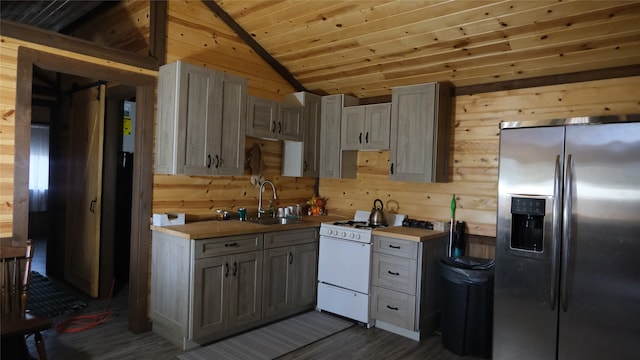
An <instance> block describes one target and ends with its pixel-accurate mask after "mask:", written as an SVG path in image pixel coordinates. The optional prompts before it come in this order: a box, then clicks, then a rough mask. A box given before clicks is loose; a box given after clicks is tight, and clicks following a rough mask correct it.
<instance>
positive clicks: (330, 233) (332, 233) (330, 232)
mask: <svg viewBox="0 0 640 360" xmlns="http://www.w3.org/2000/svg"><path fill="white" fill-rule="evenodd" d="M334 232H335V233H336V234H337V233H338V232H337V231H333V230H331V229H329V235H335V234H334Z"/></svg>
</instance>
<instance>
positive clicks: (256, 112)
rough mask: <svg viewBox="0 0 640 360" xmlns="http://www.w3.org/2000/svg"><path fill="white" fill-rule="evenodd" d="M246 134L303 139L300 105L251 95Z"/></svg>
mask: <svg viewBox="0 0 640 360" xmlns="http://www.w3.org/2000/svg"><path fill="white" fill-rule="evenodd" d="M246 134H247V135H249V136H253V137H257V138H263V139H273V140H293V141H302V110H301V108H300V107H299V106H294V105H290V104H281V103H279V102H277V101H273V100H268V99H262V98H259V97H255V96H249V97H248V116H247V133H246Z"/></svg>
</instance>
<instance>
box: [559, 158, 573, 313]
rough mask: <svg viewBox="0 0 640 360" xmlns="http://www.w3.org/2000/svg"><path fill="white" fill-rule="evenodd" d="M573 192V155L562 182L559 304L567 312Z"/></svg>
mask: <svg viewBox="0 0 640 360" xmlns="http://www.w3.org/2000/svg"><path fill="white" fill-rule="evenodd" d="M572 194H573V157H572V155H571V154H569V155H568V156H567V166H566V170H565V184H564V201H563V202H564V211H563V214H562V260H561V261H562V264H561V265H562V269H561V273H560V306H562V311H564V312H567V286H568V285H567V283H568V282H569V281H568V279H567V273H568V270H569V244H570V243H571V211H572V209H571V207H572V203H571V200H572Z"/></svg>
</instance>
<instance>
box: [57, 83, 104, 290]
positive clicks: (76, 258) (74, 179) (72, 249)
mask: <svg viewBox="0 0 640 360" xmlns="http://www.w3.org/2000/svg"><path fill="white" fill-rule="evenodd" d="M105 91H106V86H105V85H96V86H93V87H90V88H87V89H84V90H81V91H77V92H75V93H74V94H73V95H72V106H71V111H70V115H71V119H70V120H69V142H68V146H69V150H68V156H69V158H68V161H69V164H68V165H69V166H68V181H69V183H68V184H67V186H66V188H67V189H68V191H67V196H66V197H67V199H66V203H67V207H66V232H65V233H66V234H65V261H64V263H65V265H64V278H65V280H66V281H68V282H69V283H71V284H73V285H75V286H76V287H77V288H78V289H80V290H82V291H83V292H85V293H87V294H88V295H90V296H92V297H98V285H99V283H98V280H99V274H100V271H99V270H100V266H99V265H100V264H99V263H100V219H101V208H102V162H103V144H104V115H105V110H104V109H105Z"/></svg>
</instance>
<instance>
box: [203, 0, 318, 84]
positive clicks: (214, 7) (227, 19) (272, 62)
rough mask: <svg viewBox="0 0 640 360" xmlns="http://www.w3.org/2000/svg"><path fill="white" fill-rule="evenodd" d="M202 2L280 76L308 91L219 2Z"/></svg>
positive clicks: (204, 0) (207, 0) (208, 0)
mask: <svg viewBox="0 0 640 360" xmlns="http://www.w3.org/2000/svg"><path fill="white" fill-rule="evenodd" d="M202 2H203V3H204V4H205V5H206V6H207V7H208V8H209V9H210V10H211V11H213V13H214V14H215V15H216V16H218V17H219V18H220V20H222V21H224V23H225V24H227V26H228V27H230V28H231V30H233V31H234V32H235V33H236V34H237V35H238V36H239V37H240V38H241V39H242V40H243V41H244V42H245V43H247V45H249V47H251V49H253V51H255V52H256V54H258V55H259V56H260V57H261V58H262V59H263V60H264V61H266V62H267V64H269V66H271V67H272V68H273V69H274V70H275V71H276V72H277V73H278V74H280V76H282V77H283V78H284V79H285V80H287V81H288V82H289V84H291V86H293V88H294V89H296V91H307V89H305V87H304V86H303V85H302V84H301V83H300V82H299V81H298V80H296V78H294V77H293V75H291V73H290V72H289V70H287V68H285V67H284V66H282V64H280V62H278V60H276V59H274V58H273V56H271V54H269V53H268V52H267V51H266V50H265V49H264V48H263V47H262V46H260V44H258V42H256V41H255V40H254V39H253V37H252V36H251V35H250V34H249V33H247V32H246V31H245V30H244V29H243V28H242V26H240V25H239V24H238V23H237V22H236V21H235V20H234V19H233V18H232V17H231V16H229V14H227V13H226V12H225V11H224V10H222V8H221V7H220V6H218V4H216V2H215V1H213V0H202Z"/></svg>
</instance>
